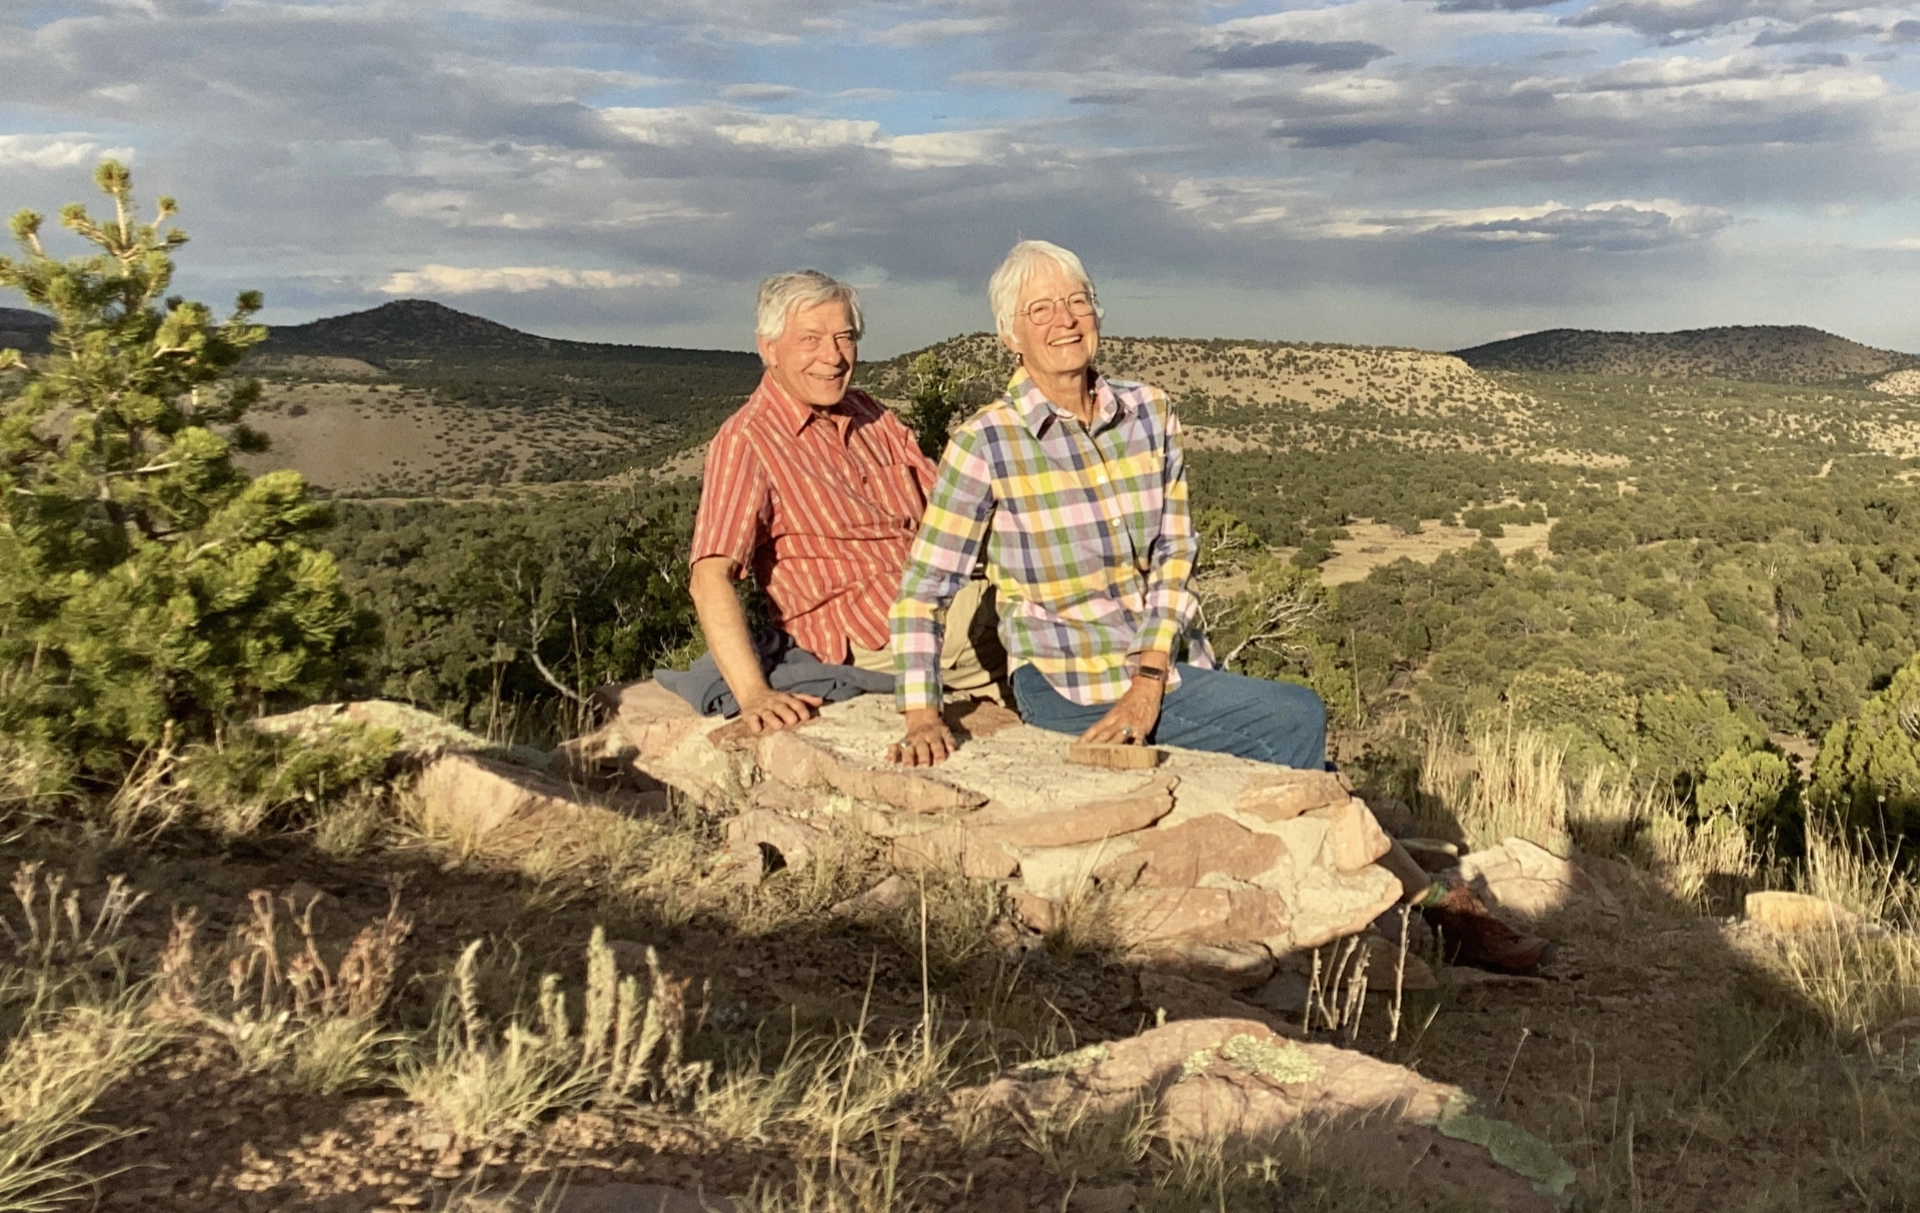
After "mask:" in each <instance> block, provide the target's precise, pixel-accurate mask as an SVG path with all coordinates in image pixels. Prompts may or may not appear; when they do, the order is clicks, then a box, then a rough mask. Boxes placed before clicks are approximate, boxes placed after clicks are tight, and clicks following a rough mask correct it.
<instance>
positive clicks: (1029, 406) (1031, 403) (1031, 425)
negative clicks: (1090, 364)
mask: <svg viewBox="0 0 1920 1213" xmlns="http://www.w3.org/2000/svg"><path fill="white" fill-rule="evenodd" d="M1089 373H1090V374H1091V375H1092V376H1093V424H1092V425H1091V426H1088V427H1087V428H1088V429H1089V430H1091V431H1094V432H1096V433H1097V432H1098V431H1100V430H1103V429H1106V428H1107V427H1108V426H1110V425H1113V424H1115V423H1117V422H1120V421H1124V420H1126V417H1127V402H1126V401H1125V400H1124V399H1123V398H1122V397H1121V396H1120V394H1119V393H1118V392H1116V391H1114V390H1113V387H1112V385H1110V384H1109V383H1108V382H1107V377H1106V376H1105V375H1102V374H1101V373H1100V372H1098V371H1092V372H1089ZM1007 395H1008V396H1009V397H1011V398H1012V399H1013V402H1014V405H1015V407H1017V408H1018V409H1019V410H1020V415H1021V416H1022V417H1023V418H1025V419H1026V423H1027V429H1028V430H1029V431H1031V432H1032V434H1033V436H1034V437H1035V438H1039V437H1041V436H1043V435H1044V434H1045V433H1046V430H1047V427H1048V426H1050V425H1052V424H1053V423H1054V421H1055V420H1056V419H1058V418H1061V417H1071V416H1072V415H1073V414H1071V413H1069V412H1067V410H1066V409H1064V408H1061V407H1060V406H1059V405H1057V404H1055V403H1054V402H1053V401H1051V400H1049V399H1047V394H1046V393H1045V392H1043V391H1041V390H1040V385H1039V384H1037V383H1035V382H1034V381H1033V376H1032V375H1029V374H1028V373H1027V372H1026V370H1025V369H1024V368H1022V369H1020V370H1017V371H1015V372H1014V373H1013V378H1012V379H1011V380H1010V381H1009V382H1008V383H1007Z"/></svg>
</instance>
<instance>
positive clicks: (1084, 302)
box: [1020, 291, 1098, 328]
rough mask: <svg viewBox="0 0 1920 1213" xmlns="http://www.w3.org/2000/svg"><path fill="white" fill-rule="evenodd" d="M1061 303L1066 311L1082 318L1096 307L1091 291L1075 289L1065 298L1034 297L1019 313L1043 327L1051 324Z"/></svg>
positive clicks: (1091, 313) (1058, 311) (1091, 312)
mask: <svg viewBox="0 0 1920 1213" xmlns="http://www.w3.org/2000/svg"><path fill="white" fill-rule="evenodd" d="M1063 303H1064V304H1066V305H1067V311H1068V312H1069V313H1070V314H1072V315H1075V316H1079V317H1081V318H1083V319H1084V318H1085V317H1087V316H1091V315H1093V314H1094V312H1095V311H1096V310H1097V308H1098V305H1097V304H1095V303H1094V301H1093V292H1092V291H1075V292H1074V293H1073V294H1071V295H1068V296H1067V297H1066V298H1065V299H1035V300H1034V301H1033V302H1032V303H1029V304H1028V305H1027V306H1026V307H1024V308H1022V309H1021V313H1020V314H1021V315H1023V316H1025V317H1026V318H1027V319H1028V320H1031V321H1032V322H1033V323H1034V324H1035V325H1037V326H1039V327H1041V328H1044V327H1046V326H1047V325H1049V324H1052V323H1053V321H1054V317H1056V316H1058V315H1059V314H1060V305H1061V304H1063Z"/></svg>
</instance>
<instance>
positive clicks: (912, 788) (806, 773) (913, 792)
mask: <svg viewBox="0 0 1920 1213" xmlns="http://www.w3.org/2000/svg"><path fill="white" fill-rule="evenodd" d="M756 741H757V745H756V747H755V753H756V757H757V762H758V764H759V767H760V770H761V771H762V772H763V773H765V774H766V775H768V776H770V777H771V778H774V779H777V780H779V781H780V782H782V783H786V784H791V785H792V786H794V787H798V788H825V789H827V790H829V791H834V792H838V793H840V794H841V795H843V796H850V797H852V798H853V799H855V800H873V801H879V802H880V803H882V804H887V805H891V806H893V807H894V808H896V809H903V810H905V811H907V812H909V813H952V812H958V811H961V810H964V809H976V808H979V807H980V806H981V805H983V804H985V803H987V798H986V797H985V796H982V795H981V794H980V793H978V792H972V791H968V790H967V789H965V788H960V787H955V786H954V785H953V784H950V783H947V782H945V781H944V780H940V779H935V778H932V777H930V776H925V775H917V774H912V773H909V772H907V771H905V770H888V769H882V768H880V767H878V766H863V765H858V764H856V763H853V762H846V761H842V760H841V758H840V757H839V756H838V755H836V754H834V753H833V752H832V751H830V750H828V749H825V748H824V747H821V746H817V745H815V744H813V743H812V742H811V741H809V740H807V738H806V730H805V729H804V728H800V729H792V730H788V731H785V732H780V733H771V734H766V735H763V736H761V737H759V738H757V739H756Z"/></svg>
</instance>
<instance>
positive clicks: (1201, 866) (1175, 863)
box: [1094, 813, 1287, 889]
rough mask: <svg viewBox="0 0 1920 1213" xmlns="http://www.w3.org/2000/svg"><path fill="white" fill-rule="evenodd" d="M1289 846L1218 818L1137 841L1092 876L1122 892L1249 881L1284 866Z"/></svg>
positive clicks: (1184, 824) (1211, 816)
mask: <svg viewBox="0 0 1920 1213" xmlns="http://www.w3.org/2000/svg"><path fill="white" fill-rule="evenodd" d="M1286 854H1287V844H1286V843H1285V842H1283V841H1281V840H1280V838H1279V837H1278V836H1277V835H1274V834H1255V833H1254V832H1253V831H1252V830H1249V829H1247V828H1246V827H1245V826H1243V825H1240V824H1239V823H1237V822H1234V821H1232V820H1230V819H1228V818H1226V817H1222V816H1221V815H1220V814H1218V813H1209V814H1207V815H1206V816H1205V817H1195V818H1193V819H1192V820H1191V821H1183V822H1181V823H1180V824H1179V825H1177V826H1161V827H1160V828H1158V829H1155V830H1148V831H1146V832H1144V833H1142V834H1141V835H1140V836H1139V837H1138V838H1136V839H1134V848H1133V849H1132V850H1131V851H1129V852H1127V853H1126V854H1125V855H1122V856H1120V857H1119V858H1117V859H1115V860H1112V861H1111V862H1109V863H1107V864H1105V865H1103V866H1101V867H1100V868H1099V869H1098V870H1096V871H1095V872H1094V878H1095V879H1097V880H1101V881H1105V882H1111V883H1113V884H1115V885H1117V886H1118V887H1121V888H1129V887H1134V888H1143V889H1188V888H1193V887H1195V886H1197V885H1199V884H1200V881H1201V878H1202V877H1204V876H1208V875H1209V874H1212V875H1216V876H1218V877H1222V878H1225V879H1227V880H1232V881H1250V880H1252V879H1253V878H1254V877H1256V876H1259V875H1260V874H1262V873H1264V872H1266V871H1267V870H1268V869H1270V868H1272V867H1273V865H1274V864H1276V863H1278V862H1280V860H1281V859H1283V858H1285V856H1286Z"/></svg>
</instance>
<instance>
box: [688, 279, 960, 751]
mask: <svg viewBox="0 0 1920 1213" xmlns="http://www.w3.org/2000/svg"><path fill="white" fill-rule="evenodd" d="M755 330H756V338H757V340H756V344H757V346H758V348H759V350H760V360H761V362H762V363H763V364H765V366H766V373H765V375H764V376H763V377H762V378H761V380H760V386H759V387H758V388H757V389H756V390H755V391H754V393H753V395H752V396H751V397H749V398H748V400H747V402H746V404H745V405H744V406H742V407H741V409H740V410H739V411H738V412H737V413H735V414H734V415H733V416H732V417H730V418H728V419H727V421H726V423H725V424H724V425H722V426H721V427H720V431H719V433H717V434H716V435H714V439H713V444H712V445H711V446H710V447H709V448H708V450H707V464H706V481H705V484H704V485H703V486H702V489H701V494H700V512H699V516H698V518H697V520H696V521H695V524H694V532H693V551H692V564H693V573H692V578H691V585H690V588H691V591H692V594H693V602H694V608H695V610H696V611H698V613H699V616H700V630H701V631H702V632H703V633H704V634H705V636H706V640H707V648H708V652H709V655H710V657H711V659H712V663H713V665H714V666H715V667H717V670H718V674H719V677H720V678H721V679H724V681H725V690H726V691H727V692H729V693H730V694H729V695H727V696H725V697H717V698H711V699H709V700H708V701H707V702H704V703H699V702H697V703H696V706H699V707H701V709H702V710H703V711H706V710H709V709H710V708H711V707H713V706H716V705H717V706H718V707H719V710H721V711H726V710H727V708H728V707H729V706H737V709H738V711H739V713H740V717H741V719H742V720H744V721H745V722H746V727H747V728H748V729H749V730H751V731H753V732H755V733H760V732H772V731H776V730H779V729H785V728H791V727H792V726H794V725H797V724H800V723H801V722H803V721H805V720H807V719H808V718H810V717H811V716H812V715H813V714H814V713H815V711H816V710H817V709H818V708H819V706H820V704H821V703H822V701H823V699H826V698H838V697H840V695H841V694H843V693H858V690H861V689H865V690H880V689H891V687H892V674H893V668H894V658H893V652H892V646H891V643H890V637H889V635H888V626H887V611H888V609H889V608H890V607H891V606H892V605H893V600H894V595H895V593H896V591H897V590H898V589H899V586H900V572H901V569H902V567H903V566H904V565H905V563H906V559H907V551H908V549H909V548H911V547H912V545H913V538H914V534H915V533H916V531H917V530H918V529H919V525H920V516H921V514H922V512H923V511H924V510H925V509H926V504H927V491H928V489H930V488H931V487H932V485H933V478H934V467H933V464H932V463H931V462H930V461H929V460H928V459H927V457H926V456H925V455H923V454H921V453H920V448H919V446H918V444H917V443H916V442H915V440H914V435H913V432H912V431H911V430H909V429H908V428H907V427H906V426H905V425H903V424H902V423H901V422H900V421H899V419H898V418H896V417H894V416H893V414H892V413H890V412H888V411H887V410H886V409H885V408H882V407H881V406H880V405H879V404H876V403H875V402H874V400H873V399H872V398H871V397H870V396H868V395H867V394H866V393H864V392H859V391H851V390H849V385H850V384H851V383H852V381H853V370H854V364H855V361H856V358H857V355H858V351H859V342H860V334H861V315H860V299H859V295H858V293H857V292H855V290H854V289H853V288H852V287H851V286H849V285H847V284H846V283H844V282H838V281H835V280H834V279H832V278H829V277H828V276H827V275H825V274H822V273H819V272H817V271H815V270H800V271H797V272H794V273H787V274H776V275H774V276H773V277H771V278H769V279H767V280H766V281H765V282H764V283H762V284H761V286H760V299H759V307H758V310H757V315H756V318H755ZM749 572H751V573H752V575H753V577H754V580H755V581H756V582H757V583H758V584H759V586H760V588H761V590H763V591H764V592H765V594H766V597H767V602H768V606H769V622H770V623H771V624H772V625H773V627H774V629H775V633H774V634H773V635H761V636H758V637H756V636H754V635H752V634H751V632H750V630H749V628H748V626H747V616H746V612H745V610H744V609H743V608H742V606H741V603H740V599H739V597H738V596H737V595H736V594H735V592H734V583H735V582H736V581H738V580H740V579H741V578H742V577H743V576H745V575H746V574H747V573H749ZM984 584H985V583H984V582H980V581H975V582H973V583H972V585H971V587H970V588H969V590H968V591H967V592H965V593H963V594H962V595H961V596H960V597H959V598H958V599H956V601H955V602H954V604H953V606H952V608H951V609H950V611H949V614H948V617H947V627H948V635H949V637H950V640H949V642H948V643H946V644H945V645H944V646H943V648H942V656H941V663H940V664H941V666H942V681H943V683H944V684H945V686H946V688H947V690H948V691H949V692H952V693H957V694H960V695H967V696H975V695H979V696H986V697H991V698H997V697H998V695H997V693H996V690H995V684H994V680H993V678H992V676H991V675H990V674H989V673H988V672H987V671H986V670H985V669H984V668H983V667H982V665H981V663H980V660H979V657H978V655H977V653H976V651H975V649H974V647H973V644H972V642H971V640H970V636H971V633H972V630H973V629H972V626H971V624H972V619H973V615H974V612H975V609H976V607H977V605H978V603H979V600H980V596H981V588H982V587H984ZM985 619H986V620H987V622H988V626H991V612H988V613H987V614H986V616H985ZM796 658H797V659H798V660H796ZM849 665H850V666H852V667H855V669H853V670H849V669H846V667H847V666H849ZM796 666H803V667H804V672H803V673H801V674H796V673H795V669H796ZM823 670H824V672H823ZM856 671H860V672H864V673H856ZM869 683H874V684H875V685H871V686H870V685H868V684H869ZM783 688H784V689H783ZM830 688H831V689H830ZM676 689H679V688H678V687H676ZM683 693H684V692H683ZM728 700H731V703H730V704H729V702H728Z"/></svg>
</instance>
